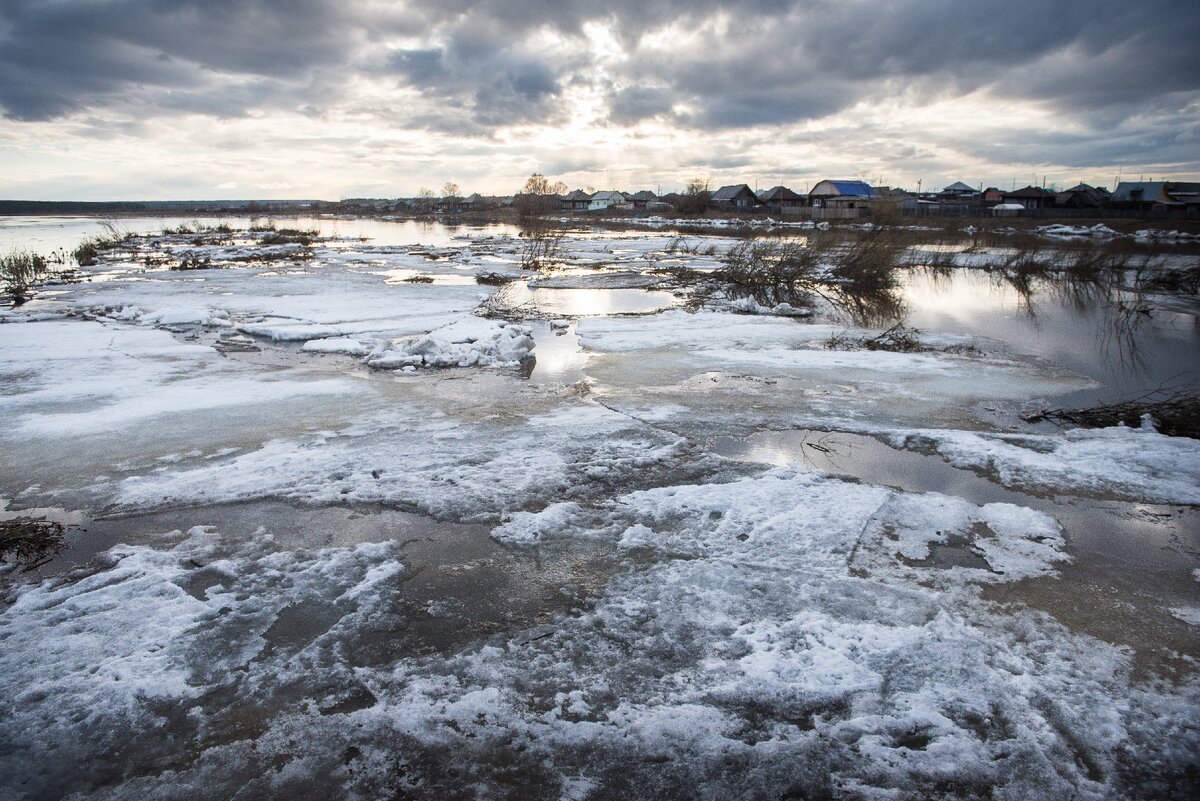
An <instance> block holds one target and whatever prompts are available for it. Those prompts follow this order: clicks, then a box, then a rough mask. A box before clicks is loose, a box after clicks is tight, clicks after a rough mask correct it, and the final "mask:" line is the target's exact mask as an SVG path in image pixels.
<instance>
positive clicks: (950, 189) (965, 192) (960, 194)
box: [938, 181, 979, 203]
mask: <svg viewBox="0 0 1200 801" xmlns="http://www.w3.org/2000/svg"><path fill="white" fill-rule="evenodd" d="M938 199H939V200H944V201H949V202H952V203H953V202H959V203H961V202H963V201H967V200H978V199H979V190H978V189H976V188H975V187H973V186H968V185H967V184H965V183H963V182H962V181H955V182H954V183H952V184H950V185H949V186H946V187H942V191H941V192H940V193H939V194H938Z"/></svg>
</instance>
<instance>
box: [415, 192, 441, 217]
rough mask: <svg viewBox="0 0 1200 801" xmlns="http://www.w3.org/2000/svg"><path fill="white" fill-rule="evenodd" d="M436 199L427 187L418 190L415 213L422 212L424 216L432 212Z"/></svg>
mask: <svg viewBox="0 0 1200 801" xmlns="http://www.w3.org/2000/svg"><path fill="white" fill-rule="evenodd" d="M436 199H437V195H435V194H434V193H433V190H432V189H430V188H429V187H427V186H422V187H421V188H420V189H419V190H417V211H420V212H424V213H426V214H428V213H430V212H432V211H433V209H434V205H435V204H434V201H435V200H436Z"/></svg>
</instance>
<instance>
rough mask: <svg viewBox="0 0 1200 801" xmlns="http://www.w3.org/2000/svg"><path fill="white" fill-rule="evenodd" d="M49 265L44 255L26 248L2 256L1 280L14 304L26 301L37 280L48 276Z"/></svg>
mask: <svg viewBox="0 0 1200 801" xmlns="http://www.w3.org/2000/svg"><path fill="white" fill-rule="evenodd" d="M48 269H49V265H48V263H47V261H46V258H45V257H44V256H39V255H38V254H37V253H30V252H29V251H25V250H15V251H13V252H12V253H10V254H8V255H7V256H0V280H2V281H3V282H4V292H5V294H7V295H8V296H9V297H10V298H11V299H12V302H13V303H14V304H21V303H24V302H25V300H26V299H27V298H28V295H29V288H30V287H31V286H32V285H33V283H34V282H35V281H38V280H39V279H41V278H44V277H45V276H46V272H47V270H48Z"/></svg>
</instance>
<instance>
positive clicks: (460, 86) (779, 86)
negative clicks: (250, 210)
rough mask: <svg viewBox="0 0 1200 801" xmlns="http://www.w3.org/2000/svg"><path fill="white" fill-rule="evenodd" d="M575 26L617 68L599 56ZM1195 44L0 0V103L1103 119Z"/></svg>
mask: <svg viewBox="0 0 1200 801" xmlns="http://www.w3.org/2000/svg"><path fill="white" fill-rule="evenodd" d="M589 22H599V23H604V24H606V25H609V26H611V29H612V30H613V31H614V33H615V34H616V36H617V39H618V41H619V42H620V44H621V46H622V47H623V48H624V49H625V52H626V55H627V58H626V59H624V60H618V61H617V62H615V63H609V62H608V61H607V60H601V61H594V60H593V59H594V58H595V57H594V56H593V55H592V54H591V51H590V50H589V49H588V48H587V47H586V37H585V35H584V34H585V32H586V30H587V24H588V23H589ZM668 25H673V26H674V28H673V30H674V31H676V32H678V34H679V35H678V36H665V37H664V36H658V37H653V38H651V37H648V36H647V34H653V33H655V32H658V31H661V30H662V29H663V28H664V26H668ZM546 31H551V32H555V33H557V34H559V35H560V36H562V37H566V42H567V45H566V46H565V49H564V48H562V47H560V48H558V49H557V50H556V49H553V48H547V47H546V46H545V42H544V39H543V38H539V36H540V35H541V34H543V33H545V32H546ZM397 37H402V40H403V41H405V42H408V43H409V44H407V45H405V46H396V45H392V44H390V42H394V41H397V40H398V39H397ZM1198 40H1200V4H1196V3H1191V2H1179V1H1178V0H1176V1H1175V2H1171V1H1169V0H1148V1H1143V2H1138V3H1130V2H1128V0H1121V1H1120V2H1117V1H1116V0H1063V1H1062V2H1053V3H1050V2H1043V1H1042V0H1006V1H1005V2H969V3H963V2H959V0H896V1H895V2H867V0H836V1H834V0H807V1H806V0H745V1H744V2H738V3H731V2H718V0H686V1H685V0H609V2H605V3H597V2H595V0H491V2H472V1H471V0H411V1H410V2H408V3H404V4H394V3H393V4H387V3H376V2H365V1H364V2H355V0H342V1H340V2H338V1H336V0H109V2H97V1H96V0H58V1H57V2H46V1H45V0H0V107H2V108H3V111H4V113H5V114H6V115H7V116H8V117H10V118H14V119H20V120H44V119H52V118H55V117H59V116H63V115H66V114H70V113H72V112H77V111H81V110H88V109H106V108H121V109H129V108H132V109H135V110H136V111H137V113H140V114H144V115H146V116H153V115H155V114H168V113H172V112H176V111H179V110H191V111H194V112H196V113H203V114H210V115H214V116H233V115H238V114H242V113H245V112H246V111H247V110H248V109H250V108H291V109H301V108H307V109H308V112H306V113H317V112H316V110H319V109H320V108H322V107H323V106H324V105H326V104H328V103H331V102H335V101H336V100H337V98H338V97H340V87H341V86H343V85H344V84H345V83H346V82H348V81H350V80H351V79H352V78H354V77H355V76H366V77H369V78H372V79H379V78H383V79H386V80H392V81H394V82H395V84H396V85H397V86H401V87H408V88H411V89H414V90H416V91H417V92H419V93H420V95H421V96H422V97H423V98H424V99H425V100H426V101H427V102H428V107H427V108H423V109H413V110H412V118H413V120H414V121H415V122H416V124H424V125H429V126H431V127H436V128H439V129H443V130H448V131H468V130H469V131H478V130H481V129H482V130H487V129H489V128H494V127H501V126H504V125H508V124H512V123H515V122H539V121H540V122H553V121H556V120H558V119H560V118H561V116H562V114H563V108H562V105H563V104H562V99H561V98H562V96H563V93H564V90H565V88H566V87H569V86H571V85H574V84H579V83H581V82H583V83H586V82H587V81H589V80H592V79H593V77H594V75H595V74H596V71H597V70H600V69H603V70H605V71H606V76H607V77H606V78H605V80H606V81H607V82H608V84H607V85H609V86H610V90H609V114H610V119H611V121H612V123H613V124H620V125H627V124H632V123H636V122H637V121H639V120H642V119H647V118H652V117H658V118H663V119H669V120H673V121H674V122H675V123H676V124H679V125H685V126H693V127H705V128H737V127H746V126H753V125H760V124H779V123H790V122H803V121H807V120H813V119H820V118H822V117H825V116H827V115H829V114H831V113H835V112H838V111H840V110H843V109H846V108H849V107H852V106H853V105H854V104H855V103H857V102H859V101H862V100H865V99H873V98H874V99H880V98H885V97H887V96H888V95H889V94H892V93H896V92H905V93H908V94H911V95H913V96H914V97H916V98H918V99H920V98H934V97H944V96H954V95H956V94H962V93H966V92H970V91H973V90H976V89H980V88H990V89H991V90H992V91H994V92H997V93H999V94H1002V95H1007V96H1009V97H1014V98H1028V99H1036V100H1043V101H1047V102H1049V103H1052V104H1054V105H1055V106H1056V107H1057V108H1060V109H1064V110H1068V111H1071V112H1074V113H1077V114H1080V115H1084V116H1087V117H1089V118H1090V119H1093V120H1103V121H1104V124H1106V125H1111V124H1114V123H1116V122H1119V121H1120V120H1122V119H1125V118H1126V117H1128V116H1130V115H1133V114H1138V113H1145V112H1146V110H1147V109H1150V110H1152V111H1157V112H1161V113H1166V112H1168V111H1169V110H1170V109H1172V108H1176V109H1177V108H1179V107H1180V106H1181V104H1182V102H1184V101H1186V100H1187V99H1189V98H1194V97H1195V96H1196V94H1197V92H1198V91H1200V48H1197V47H1196V46H1195V42H1196V41H1198ZM232 86H236V91H233V90H232V89H231V87H232ZM677 109H686V111H682V112H680V111H677ZM1096 124H1099V123H1096Z"/></svg>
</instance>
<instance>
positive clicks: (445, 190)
mask: <svg viewBox="0 0 1200 801" xmlns="http://www.w3.org/2000/svg"><path fill="white" fill-rule="evenodd" d="M460 191H461V190H460V189H459V188H458V184H456V183H454V182H453V181H446V185H445V186H443V187H442V197H444V198H446V199H457V198H458V196H459V195H458V193H459V192H460Z"/></svg>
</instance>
